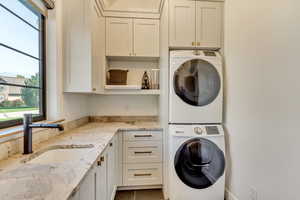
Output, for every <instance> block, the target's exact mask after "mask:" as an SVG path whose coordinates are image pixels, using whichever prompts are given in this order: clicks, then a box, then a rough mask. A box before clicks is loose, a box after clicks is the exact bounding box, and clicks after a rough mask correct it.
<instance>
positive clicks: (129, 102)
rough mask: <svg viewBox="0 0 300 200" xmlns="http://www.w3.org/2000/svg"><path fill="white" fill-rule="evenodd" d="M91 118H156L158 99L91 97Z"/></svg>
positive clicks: (121, 96) (130, 96)
mask: <svg viewBox="0 0 300 200" xmlns="http://www.w3.org/2000/svg"><path fill="white" fill-rule="evenodd" d="M89 109H90V115H92V116H158V98H157V96H148V95H145V96H143V95H140V96H139V95H93V96H90V97H89Z"/></svg>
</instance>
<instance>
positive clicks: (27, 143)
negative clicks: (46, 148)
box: [23, 114, 64, 154]
mask: <svg viewBox="0 0 300 200" xmlns="http://www.w3.org/2000/svg"><path fill="white" fill-rule="evenodd" d="M23 126H24V152H23V153H24V154H31V153H33V151H32V129H33V128H57V129H58V130H59V131H63V130H64V127H63V126H62V125H60V124H32V114H25V115H24V124H23Z"/></svg>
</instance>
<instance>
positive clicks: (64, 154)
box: [21, 144, 94, 164]
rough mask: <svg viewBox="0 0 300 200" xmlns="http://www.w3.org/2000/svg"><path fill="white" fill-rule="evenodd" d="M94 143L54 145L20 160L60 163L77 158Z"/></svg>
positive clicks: (23, 161) (24, 161) (25, 161)
mask: <svg viewBox="0 0 300 200" xmlns="http://www.w3.org/2000/svg"><path fill="white" fill-rule="evenodd" d="M93 147H94V145H92V144H88V145H55V146H50V147H48V148H46V149H44V150H41V151H38V152H36V153H34V154H32V155H31V156H29V157H28V158H25V159H24V160H22V161H21V162H22V163H37V164H38V163H39V164H49V163H62V162H69V161H73V160H78V159H79V158H81V157H82V156H83V155H84V154H85V153H86V149H88V148H93Z"/></svg>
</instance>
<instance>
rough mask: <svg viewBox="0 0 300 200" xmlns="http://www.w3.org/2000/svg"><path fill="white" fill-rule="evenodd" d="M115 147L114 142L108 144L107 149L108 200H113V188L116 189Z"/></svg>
mask: <svg viewBox="0 0 300 200" xmlns="http://www.w3.org/2000/svg"><path fill="white" fill-rule="evenodd" d="M115 146H116V144H115V143H114V140H112V141H111V142H110V143H109V147H108V149H107V154H106V160H107V194H108V200H113V199H114V193H115V187H116V179H115V171H116V163H115Z"/></svg>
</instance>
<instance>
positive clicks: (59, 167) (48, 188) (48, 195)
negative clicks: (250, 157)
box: [0, 122, 162, 200]
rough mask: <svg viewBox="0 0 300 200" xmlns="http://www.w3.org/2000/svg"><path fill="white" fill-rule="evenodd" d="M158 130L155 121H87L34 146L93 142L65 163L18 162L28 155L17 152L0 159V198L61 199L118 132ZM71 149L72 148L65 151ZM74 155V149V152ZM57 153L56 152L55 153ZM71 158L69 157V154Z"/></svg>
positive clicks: (37, 147)
mask: <svg viewBox="0 0 300 200" xmlns="http://www.w3.org/2000/svg"><path fill="white" fill-rule="evenodd" d="M126 130H131V131H133V130H134V131H142V130H153V131H156V130H162V129H161V128H160V126H159V124H157V123H155V122H137V123H89V124H87V125H84V126H82V127H80V128H77V129H74V130H72V131H70V132H68V133H65V134H62V135H60V136H57V137H55V138H53V139H50V140H48V141H47V142H44V143H41V144H39V145H37V146H35V147H34V151H35V152H37V151H40V150H43V149H45V148H48V147H49V146H53V145H71V144H73V145H74V144H76V145H87V144H89V145H90V144H92V145H94V147H93V148H86V149H82V151H84V154H81V156H78V157H76V156H74V157H76V158H75V159H72V160H66V161H65V162H59V163H56V162H53V163H51V161H49V162H47V164H36V163H30V162H29V163H26V164H23V163H22V162H21V161H22V160H24V159H26V158H27V157H28V156H24V155H21V154H17V155H15V156H12V157H10V158H9V159H7V160H3V161H1V162H0V198H1V200H21V199H22V200H27V199H31V200H40V199H43V200H46V199H48V200H65V199H68V197H69V196H70V195H71V194H72V192H73V190H74V189H76V187H77V186H78V185H79V184H80V182H81V180H82V179H83V178H84V176H85V175H86V174H87V172H88V171H89V169H90V168H91V167H92V165H93V164H94V162H95V161H96V160H97V157H98V156H99V155H100V154H101V153H102V152H103V150H104V149H105V147H106V146H107V144H108V143H109V141H110V140H111V139H112V138H113V136H114V135H115V134H116V133H117V132H118V131H126ZM69 151H72V150H69ZM74 154H76V151H74ZM58 156H59V155H58ZM72 157H73V156H72Z"/></svg>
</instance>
